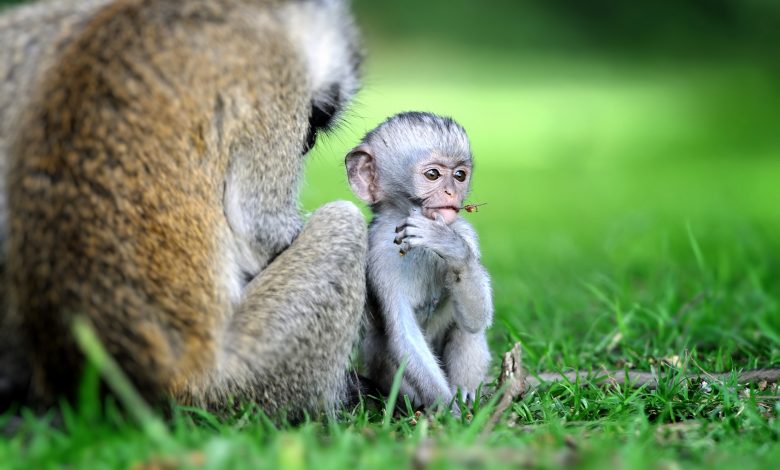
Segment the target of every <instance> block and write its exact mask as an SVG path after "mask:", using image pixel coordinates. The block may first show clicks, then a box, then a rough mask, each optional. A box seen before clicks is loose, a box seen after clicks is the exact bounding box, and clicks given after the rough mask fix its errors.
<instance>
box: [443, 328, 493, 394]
mask: <svg viewBox="0 0 780 470" xmlns="http://www.w3.org/2000/svg"><path fill="white" fill-rule="evenodd" d="M442 355H443V358H442V359H443V362H444V369H445V370H446V371H447V376H448V377H449V379H450V385H451V386H452V391H453V393H454V392H456V391H457V389H458V388H460V390H461V393H462V394H463V397H464V398H465V399H466V400H467V401H469V402H472V401H473V400H474V398H476V391H477V387H479V384H480V383H482V382H483V381H484V380H485V377H486V375H487V371H488V367H489V366H490V350H489V349H488V345H487V339H486V338H485V333H484V332H479V333H469V332H467V331H465V330H462V329H460V328H458V327H455V328H453V329H452V331H451V332H450V335H449V341H448V342H447V344H446V345H445V347H444V352H443V354H442Z"/></svg>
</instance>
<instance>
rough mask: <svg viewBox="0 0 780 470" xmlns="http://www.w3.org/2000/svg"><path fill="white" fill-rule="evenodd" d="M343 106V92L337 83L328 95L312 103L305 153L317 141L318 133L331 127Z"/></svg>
mask: <svg viewBox="0 0 780 470" xmlns="http://www.w3.org/2000/svg"><path fill="white" fill-rule="evenodd" d="M340 108H341V92H340V91H339V89H338V86H337V85H333V86H332V87H331V88H330V90H329V92H328V96H327V98H326V99H324V100H320V101H319V102H316V103H314V102H313V103H312V105H311V112H310V113H309V133H308V134H307V135H306V141H305V142H304V147H303V153H304V154H305V153H307V152H308V151H309V150H311V149H312V148H313V147H314V144H316V143H317V135H318V134H319V132H321V131H327V130H328V129H330V128H331V127H332V126H333V124H334V122H335V117H336V114H337V113H338V112H339V109H340Z"/></svg>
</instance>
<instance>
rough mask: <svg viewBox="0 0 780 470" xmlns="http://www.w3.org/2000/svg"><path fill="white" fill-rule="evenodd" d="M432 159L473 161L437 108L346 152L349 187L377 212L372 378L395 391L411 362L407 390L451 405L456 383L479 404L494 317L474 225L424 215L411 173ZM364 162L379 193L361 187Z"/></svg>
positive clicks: (372, 241) (365, 348) (424, 401)
mask: <svg viewBox="0 0 780 470" xmlns="http://www.w3.org/2000/svg"><path fill="white" fill-rule="evenodd" d="M432 155H435V156H436V157H435V158H436V159H442V158H443V159H445V160H447V161H448V162H460V163H462V164H463V165H465V166H466V167H468V168H469V169H471V167H472V157H471V150H470V147H469V141H468V138H467V136H466V133H465V131H464V130H463V128H462V127H461V126H460V125H458V124H457V123H455V122H454V121H452V120H451V119H449V118H443V117H440V116H436V115H433V114H428V113H403V114H400V115H397V116H394V117H392V118H390V119H388V120H387V121H385V122H384V123H383V124H381V125H380V126H379V127H377V128H376V129H374V130H372V131H371V132H369V133H368V134H367V135H366V137H365V138H364V139H363V141H362V142H361V144H360V145H358V147H356V149H355V150H353V152H351V153H350V155H348V156H347V167H348V172H349V174H350V183H351V184H352V186H353V189H354V190H355V192H356V193H357V194H358V195H360V196H361V197H363V198H364V199H365V200H367V201H368V202H369V203H371V208H372V211H373V213H374V218H373V220H372V221H371V225H370V227H369V255H368V266H367V281H368V292H369V302H368V313H367V315H368V322H367V326H366V332H365V337H364V339H363V342H362V348H361V357H362V363H363V367H364V374H365V375H366V376H368V377H369V378H371V379H372V380H374V381H375V382H376V383H377V384H378V385H379V387H380V388H381V389H383V390H384V391H385V392H387V391H388V390H389V388H390V385H391V383H392V380H393V378H394V375H395V373H396V371H397V369H398V367H399V364H400V363H401V361H403V360H406V361H407V364H406V369H405V372H404V377H403V382H402V384H401V392H402V393H403V394H406V395H408V396H409V397H410V398H411V400H412V402H413V403H414V404H415V405H417V406H419V405H423V406H426V407H430V406H433V405H435V404H436V403H440V404H441V403H448V402H450V400H451V399H452V398H453V394H454V393H455V391H456V390H457V389H458V388H460V389H461V390H462V393H463V394H464V396H465V398H466V399H468V400H473V398H474V397H475V393H476V390H477V387H478V386H479V384H480V383H481V382H482V381H483V380H484V378H485V375H486V372H487V368H488V366H489V362H490V352H489V350H488V346H487V342H486V339H485V329H486V328H487V327H488V326H489V325H490V323H491V321H492V316H493V305H492V293H491V288H490V279H489V276H488V274H487V272H486V271H485V269H484V267H483V266H482V265H481V263H480V252H479V246H478V241H477V235H476V233H475V232H474V229H473V228H472V227H471V225H470V224H469V223H468V222H466V221H465V220H464V219H462V218H460V217H459V218H457V219H456V220H455V221H454V222H452V223H451V224H449V225H447V224H446V223H444V221H443V219H442V218H441V217H440V216H437V219H436V220H431V219H430V218H428V217H426V216H424V215H423V214H422V212H421V211H422V209H421V208H420V206H419V204H420V200H419V199H420V197H421V195H420V194H418V192H417V189H416V188H415V186H414V185H413V184H412V183H411V181H412V172H413V171H415V168H416V167H415V165H418V164H420V163H421V162H425V161H426V160H429V159H431V156H432ZM361 160H362V161H365V162H368V163H366V165H367V168H368V169H369V173H370V171H371V170H373V172H374V173H375V174H374V179H371V178H370V177H368V180H369V182H370V183H369V184H368V186H371V185H373V187H374V193H373V194H375V195H376V196H372V195H371V194H368V196H367V193H366V191H364V190H363V189H365V188H364V186H367V185H366V183H365V181H361V178H360V176H359V175H358V173H359V171H360V170H359V165H360V161H361ZM369 192H370V191H369ZM463 196H465V194H463ZM461 202H462V201H461ZM399 244H400V245H401V251H405V252H406V254H405V256H400V255H399Z"/></svg>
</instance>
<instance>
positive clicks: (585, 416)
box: [0, 46, 780, 469]
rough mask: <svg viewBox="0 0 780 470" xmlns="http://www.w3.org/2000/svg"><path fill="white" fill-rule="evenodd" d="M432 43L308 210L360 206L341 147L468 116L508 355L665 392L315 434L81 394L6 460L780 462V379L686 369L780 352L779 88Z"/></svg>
mask: <svg viewBox="0 0 780 470" xmlns="http://www.w3.org/2000/svg"><path fill="white" fill-rule="evenodd" d="M429 52H430V51H420V50H419V48H418V49H414V50H413V49H411V48H405V47H404V46H399V47H398V48H397V50H395V51H376V52H375V54H374V57H375V58H378V57H381V58H382V62H381V63H377V62H374V63H370V64H369V73H368V77H367V79H366V83H367V88H366V90H365V91H364V92H363V93H362V94H361V96H360V97H359V100H358V104H357V105H356V106H355V108H354V109H353V111H351V113H350V115H349V116H347V123H348V124H347V125H346V126H345V127H344V129H343V130H342V131H340V132H338V133H336V134H335V135H333V136H330V137H329V138H326V139H323V141H321V142H320V143H319V144H318V147H317V149H316V150H315V152H314V154H313V155H311V156H310V157H309V165H308V171H307V183H306V186H305V187H304V189H303V205H304V208H305V209H306V210H314V209H315V208H316V207H318V206H320V205H321V204H323V203H324V202H327V201H330V200H334V199H343V198H348V199H352V200H354V198H352V197H351V195H350V194H349V190H348V187H347V184H346V179H345V176H344V170H343V160H342V157H343V155H344V154H346V152H347V151H348V150H349V148H351V146H352V145H354V144H355V142H356V141H357V139H358V137H359V136H360V135H361V134H362V133H363V132H365V131H366V130H368V129H370V128H371V127H373V126H374V125H375V124H376V123H377V122H379V121H380V120H382V119H383V118H384V117H386V116H387V115H390V114H393V113H395V112H398V111H402V110H407V109H422V110H431V111H436V112H440V113H445V114H450V115H452V116H454V117H455V118H456V119H458V120H459V121H461V122H462V123H463V124H464V125H465V127H466V128H467V130H468V131H469V133H470V135H471V138H472V141H473V147H474V151H475V159H476V165H477V168H476V172H475V180H474V188H473V192H472V201H473V202H485V203H487V205H485V206H484V207H481V208H480V212H478V213H474V214H469V215H466V217H468V219H469V220H470V221H471V222H472V223H473V224H474V225H475V226H476V228H477V230H478V232H479V234H480V237H481V245H482V252H483V260H484V263H485V265H486V266H487V268H488V270H489V271H490V273H491V275H492V279H493V285H494V292H495V305H496V321H495V324H494V326H493V327H492V329H491V330H490V339H491V346H492V349H493V351H494V353H495V356H496V358H498V356H499V354H500V353H501V352H503V351H504V350H506V349H508V347H510V346H511V344H512V343H513V342H515V341H518V340H521V341H522V342H523V345H524V359H525V365H526V367H527V368H528V369H529V370H530V371H532V372H535V371H541V370H565V369H570V368H581V369H586V370H590V369H593V370H598V369H600V368H601V367H608V368H623V367H634V368H636V369H640V370H650V369H651V368H653V369H654V370H656V371H658V374H659V377H660V379H661V384H660V386H659V388H658V390H655V391H649V390H633V389H627V388H623V387H604V388H598V387H592V386H588V385H587V384H583V383H560V384H556V385H552V386H547V387H544V388H542V389H539V390H535V391H533V392H532V393H530V394H528V395H527V396H525V397H524V398H523V399H522V400H521V401H519V402H517V403H515V404H514V405H513V407H512V408H511V409H510V410H509V411H508V412H507V414H506V416H504V418H503V419H502V420H501V422H500V423H499V424H498V426H497V427H496V428H495V429H494V430H493V431H492V432H491V433H489V434H486V435H483V433H482V429H483V427H484V425H485V421H486V418H487V417H488V416H489V414H490V412H491V407H490V405H489V404H487V403H481V404H479V405H478V406H477V407H476V409H475V410H474V416H473V418H472V419H471V421H470V422H468V421H467V420H465V419H464V420H462V421H461V420H456V419H454V418H452V417H451V416H449V415H447V414H441V415H436V416H433V417H431V418H430V420H427V419H425V418H423V419H419V420H417V422H415V420H414V417H413V414H412V413H411V411H409V412H407V413H401V415H400V416H396V417H394V418H393V419H391V420H389V421H385V420H384V419H383V418H384V415H383V413H382V410H367V409H363V408H358V409H355V410H345V411H344V412H343V413H342V414H341V415H340V416H339V417H338V418H337V419H335V420H332V421H328V420H325V419H313V420H312V421H311V422H309V423H307V424H304V425H303V426H299V427H290V426H274V425H272V424H270V423H269V422H268V420H266V419H265V418H264V417H263V416H262V414H261V413H258V412H257V411H256V410H254V409H252V408H251V407H247V408H246V409H245V410H243V411H241V412H237V413H236V415H235V416H231V417H228V418H226V419H224V420H217V419H215V418H214V417H212V416H209V415H208V414H206V413H204V412H202V411H199V410H192V409H184V408H179V409H177V410H175V412H174V415H173V417H171V418H170V420H169V421H168V425H167V431H166V433H165V435H164V436H163V437H162V438H161V437H160V436H159V435H158V433H157V431H155V432H151V431H149V430H148V428H149V427H148V426H147V427H143V426H139V425H136V424H134V423H132V422H130V421H129V419H130V418H129V417H128V416H127V415H124V414H122V413H119V412H117V411H116V406H113V405H112V403H111V402H109V403H108V404H107V405H106V406H105V407H104V408H103V409H101V408H100V407H98V406H97V405H96V404H95V402H94V399H90V398H88V397H90V396H92V395H91V394H90V393H85V394H84V395H83V396H85V397H87V398H85V399H84V400H83V401H82V403H80V404H79V406H77V407H76V408H75V409H69V408H66V409H65V412H64V419H63V424H62V425H61V426H50V425H49V424H48V420H47V418H40V417H34V416H33V415H32V414H31V413H30V412H29V411H22V412H21V414H22V416H23V419H22V420H21V421H19V422H17V425H18V426H19V428H18V430H17V431H16V432H14V433H13V434H12V435H10V436H8V437H6V438H5V439H3V440H0V467H9V468H10V467H19V468H21V467H24V468H31V467H32V468H47V467H54V466H58V465H62V464H69V465H71V466H74V467H83V466H87V465H89V466H90V468H92V467H97V468H100V467H105V468H116V467H119V468H127V467H133V466H135V465H141V464H149V465H152V464H154V465H159V466H162V467H165V466H166V465H167V466H169V467H170V466H172V467H178V466H182V467H187V466H197V467H200V466H203V467H205V468H233V467H239V468H283V469H303V468H318V469H327V468H334V469H341V468H394V467H410V466H412V465H413V464H415V465H418V466H420V467H424V468H453V467H455V468H458V467H463V468H466V467H468V468H472V467H474V466H477V467H479V466H490V467H491V468H493V467H495V468H502V467H507V468H509V467H512V468H515V467H516V466H517V465H518V464H524V465H529V466H534V467H557V466H559V465H571V466H577V467H583V468H588V467H591V468H604V467H605V466H611V467H618V468H632V469H633V468H659V467H660V468H677V467H680V466H685V467H715V468H722V467H739V468H741V469H745V468H773V467H774V466H776V463H777V462H778V461H780V445H779V444H780V443H779V442H778V441H779V439H780V420H778V414H780V400H778V395H780V393H778V390H777V389H776V388H773V387H772V386H770V387H769V388H767V389H766V390H760V391H759V390H757V389H755V388H753V389H748V390H746V389H745V387H738V386H737V384H736V383H735V382H734V381H733V380H731V381H727V382H726V383H723V384H720V383H711V384H709V385H708V387H705V388H704V389H703V388H702V387H700V386H699V384H697V383H688V382H687V381H684V380H681V379H680V378H679V374H680V373H681V371H682V370H686V371H688V372H699V371H700V370H702V369H703V370H706V371H711V372H728V371H739V370H741V369H748V368H757V367H769V366H780V307H779V306H778V293H779V292H780V259H779V258H778V253H780V205H778V202H777V201H780V184H778V181H780V158H779V157H780V132H778V131H780V129H779V127H780V111H778V110H780V106H778V105H779V104H780V94H778V88H777V87H776V84H775V83H774V82H773V81H772V80H770V79H769V78H768V76H767V75H765V74H764V73H763V72H762V71H761V70H760V69H755V68H753V67H750V66H749V65H744V64H732V65H728V66H726V65H722V64H699V65H687V66H685V67H682V66H680V65H679V64H678V65H674V66H672V65H656V66H653V67H649V66H646V65H645V66H642V65H635V64H619V65H616V64H614V63H607V62H604V63H599V62H595V61H591V62H589V61H584V60H580V61H574V60H567V61H563V60H561V61H556V60H551V59H547V60H538V59H534V58H532V57H529V58H527V59H526V60H523V61H515V60H514V59H513V60H511V61H509V60H507V61H504V60H502V59H501V57H491V56H489V55H487V56H484V55H481V56H475V58H474V59H471V60H470V61H469V62H468V63H459V62H458V60H457V57H456V56H448V55H447V54H446V53H438V54H437V55H436V60H430V57H431V56H432V55H431V54H430V53H429ZM424 59H425V60H424ZM673 356H679V357H680V358H681V359H682V364H681V365H680V367H679V368H675V367H670V366H668V365H664V359H669V358H671V357H673ZM495 362H496V366H497V365H498V364H497V363H498V360H496V361H495ZM399 400H400V401H399V402H400V403H403V400H402V399H401V398H399ZM3 419H5V420H10V419H11V417H10V416H7V417H6V418H3ZM49 419H51V418H49ZM0 424H2V422H1V421H0ZM1 427H3V426H0V428H1ZM144 429H147V430H146V431H144Z"/></svg>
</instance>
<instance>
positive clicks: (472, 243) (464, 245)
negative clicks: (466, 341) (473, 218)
mask: <svg viewBox="0 0 780 470" xmlns="http://www.w3.org/2000/svg"><path fill="white" fill-rule="evenodd" d="M400 228H401V230H400V231H399V232H398V234H397V235H396V237H395V243H397V244H401V246H402V250H403V249H408V248H414V247H425V248H427V249H429V250H432V251H433V252H435V253H436V254H438V255H439V256H441V257H442V259H444V260H445V261H446V262H447V264H448V265H449V268H450V272H449V273H448V274H447V279H446V281H447V283H448V288H449V290H450V291H451V293H452V298H453V304H454V307H455V321H456V322H457V323H458V326H460V327H461V328H463V329H464V330H466V331H467V332H469V333H477V332H480V331H482V330H484V329H485V328H487V327H488V326H489V325H490V323H491V321H492V320H493V296H492V292H491V289H490V277H489V276H488V274H487V271H486V270H485V268H484V267H483V266H482V264H481V263H480V256H479V245H478V242H477V235H476V233H475V232H474V229H473V228H471V226H470V225H469V224H468V223H466V222H465V221H462V220H458V221H456V222H454V223H453V224H452V225H447V224H446V223H444V221H443V219H442V218H441V216H440V215H437V218H436V220H430V219H428V218H427V217H425V216H422V215H418V214H414V215H412V216H410V217H409V218H407V219H406V222H405V224H404V225H403V226H402V227H400ZM407 247H408V248H407Z"/></svg>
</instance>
